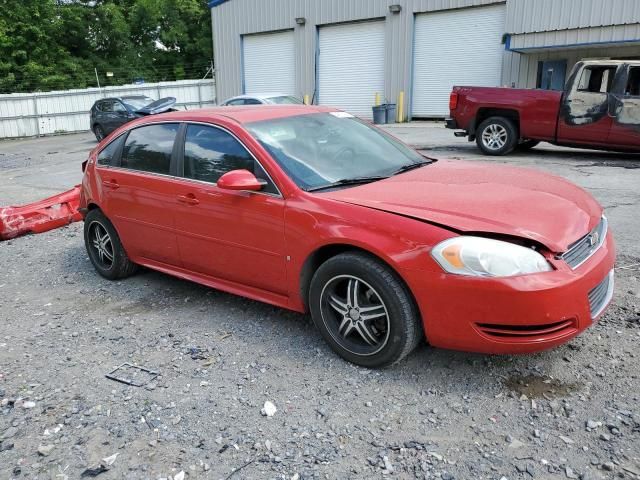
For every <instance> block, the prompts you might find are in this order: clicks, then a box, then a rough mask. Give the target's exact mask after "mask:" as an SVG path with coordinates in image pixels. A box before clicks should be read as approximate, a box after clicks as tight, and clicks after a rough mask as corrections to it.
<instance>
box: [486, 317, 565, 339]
mask: <svg viewBox="0 0 640 480" xmlns="http://www.w3.org/2000/svg"><path fill="white" fill-rule="evenodd" d="M476 325H477V327H478V329H479V330H480V331H481V332H482V333H484V334H485V335H488V336H490V337H499V338H501V339H504V338H505V337H507V338H510V339H511V340H515V341H518V340H522V341H526V340H529V339H531V338H532V337H548V336H553V337H557V336H562V335H565V334H567V333H571V332H573V331H574V330H575V328H576V320H575V319H574V318H571V319H568V320H562V321H559V322H554V323H546V324H543V325H502V324H493V323H478V324H476Z"/></svg>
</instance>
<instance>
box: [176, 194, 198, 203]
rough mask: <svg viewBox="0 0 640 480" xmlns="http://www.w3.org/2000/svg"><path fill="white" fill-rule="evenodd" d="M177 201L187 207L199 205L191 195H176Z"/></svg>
mask: <svg viewBox="0 0 640 480" xmlns="http://www.w3.org/2000/svg"><path fill="white" fill-rule="evenodd" d="M178 201H179V202H180V203H186V204H187V205H198V204H199V203H200V200H198V199H197V198H196V196H195V195H194V194H193V193H189V194H187V195H178Z"/></svg>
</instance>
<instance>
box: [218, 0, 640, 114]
mask: <svg viewBox="0 0 640 480" xmlns="http://www.w3.org/2000/svg"><path fill="white" fill-rule="evenodd" d="M504 1H505V0H502V1H500V0H230V1H228V2H226V3H223V4H222V5H220V6H217V7H215V8H213V9H212V10H211V14H212V21H213V32H214V54H215V59H216V75H217V77H216V80H217V90H218V95H219V98H220V99H226V98H228V97H231V96H233V95H237V94H240V93H242V92H241V89H242V55H241V36H242V35H244V34H249V33H257V32H268V31H274V30H284V29H294V32H295V39H296V48H297V52H296V72H295V73H296V75H297V78H296V92H292V93H295V94H297V95H299V96H302V95H305V94H308V95H310V96H311V95H313V93H314V90H315V79H316V71H315V68H316V46H317V32H318V28H317V27H318V26H322V25H327V24H333V23H340V22H349V21H357V20H367V19H376V18H377V19H385V28H386V31H385V36H386V39H385V92H384V96H385V97H386V98H388V99H389V100H391V101H395V100H396V99H397V98H398V93H399V92H400V91H404V92H405V93H406V95H405V112H407V113H409V110H408V108H409V105H410V104H411V90H412V76H413V75H412V63H413V38H414V17H415V14H416V13H421V12H430V11H437V10H446V9H453V8H465V7H476V6H482V5H488V4H494V3H504ZM392 4H399V5H401V6H402V11H401V12H400V13H399V14H392V13H390V12H389V5H392ZM506 4H507V20H506V25H505V33H510V34H513V35H512V38H511V47H512V48H513V47H514V46H515V45H519V46H521V47H522V48H528V47H540V46H547V45H549V46H556V47H557V46H561V47H560V48H563V47H562V46H563V45H564V46H566V45H574V44H583V43H590V42H614V41H615V42H617V41H625V42H628V41H629V40H640V0H506ZM296 17H304V18H305V19H306V24H305V25H297V24H296V22H295V18H296ZM455 35H456V33H455V32H451V37H452V41H453V40H454V39H455ZM519 42H520V43H519ZM638 44H640V42H638ZM625 45H627V44H626V43H625V44H620V45H619V46H615V52H612V50H614V48H613V47H612V48H608V49H606V48H605V47H604V46H598V45H593V46H590V47H587V46H585V47H584V48H583V49H580V50H579V49H574V50H571V51H568V52H567V51H565V52H559V53H558V52H557V51H554V50H549V51H546V52H543V51H540V52H539V53H538V52H537V51H533V52H530V53H529V52H528V53H527V54H526V55H525V54H520V53H515V52H510V51H505V54H504V58H503V66H502V84H503V85H508V86H510V85H514V86H517V87H532V86H535V79H536V73H535V72H536V69H537V62H538V60H539V59H544V58H567V59H568V67H569V68H570V67H571V66H572V64H573V63H574V62H575V61H577V60H578V59H580V58H583V57H594V56H612V55H613V56H617V57H622V56H625V55H629V56H630V55H632V54H633V56H636V55H637V54H634V52H636V51H637V50H636V48H635V47H634V48H627V47H626V46H625ZM587 48H588V49H587ZM554 52H555V53H554Z"/></svg>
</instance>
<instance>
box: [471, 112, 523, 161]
mask: <svg viewBox="0 0 640 480" xmlns="http://www.w3.org/2000/svg"><path fill="white" fill-rule="evenodd" d="M518 137H519V135H518V128H517V127H516V125H515V123H514V122H513V121H512V120H510V119H508V118H505V117H489V118H487V119H486V120H485V121H483V122H482V123H481V124H480V126H479V127H478V130H477V132H476V144H477V145H478V148H480V150H482V153H484V154H485V155H507V154H509V153H511V152H513V150H514V149H515V148H516V146H517V145H518V140H519V138H518Z"/></svg>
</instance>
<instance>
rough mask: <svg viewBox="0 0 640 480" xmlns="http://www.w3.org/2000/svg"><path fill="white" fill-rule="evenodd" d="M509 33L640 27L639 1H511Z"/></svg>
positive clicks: (508, 22)
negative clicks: (626, 26) (636, 25)
mask: <svg viewBox="0 0 640 480" xmlns="http://www.w3.org/2000/svg"><path fill="white" fill-rule="evenodd" d="M508 6H509V8H508V10H507V25H506V31H507V32H508V33H515V34H517V33H530V32H547V31H554V30H570V29H576V28H586V27H599V26H603V25H625V24H632V23H640V1H638V0H509V2H508Z"/></svg>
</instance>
